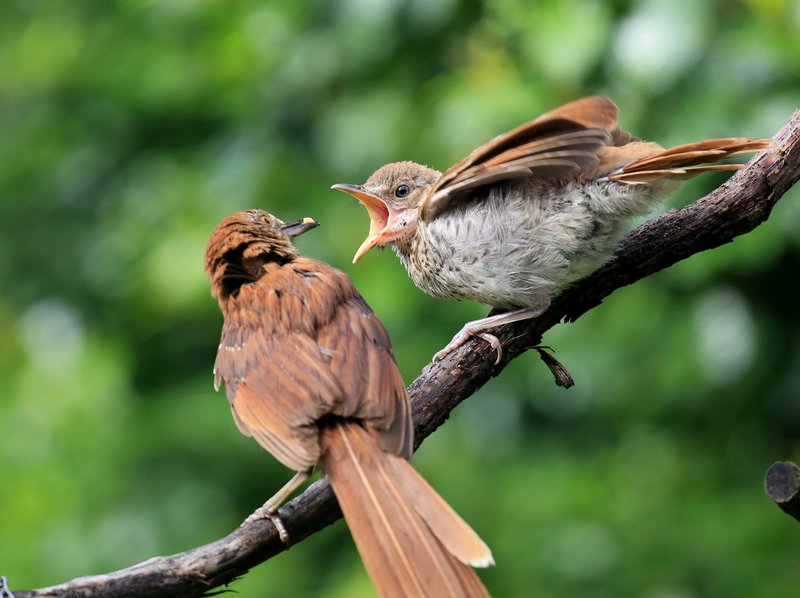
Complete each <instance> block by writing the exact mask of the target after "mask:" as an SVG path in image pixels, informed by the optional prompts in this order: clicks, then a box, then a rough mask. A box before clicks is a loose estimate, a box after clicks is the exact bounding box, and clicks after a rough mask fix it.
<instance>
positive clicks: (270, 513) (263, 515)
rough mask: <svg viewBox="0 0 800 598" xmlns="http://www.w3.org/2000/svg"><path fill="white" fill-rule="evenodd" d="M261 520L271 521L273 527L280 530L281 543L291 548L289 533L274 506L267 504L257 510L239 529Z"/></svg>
mask: <svg viewBox="0 0 800 598" xmlns="http://www.w3.org/2000/svg"><path fill="white" fill-rule="evenodd" d="M259 519H269V520H270V521H272V525H274V526H275V529H276V530H278V536H279V537H280V539H281V542H283V543H284V544H286V545H287V546H289V532H287V531H286V526H285V525H284V524H283V520H282V519H281V518H280V515H278V511H277V509H276V508H275V507H273V506H272V505H269V504H266V505H264V506H263V507H259V508H257V509H256V510H255V511H253V512H252V513H251V514H250V515H248V517H247V519H245V520H244V521H243V522H242V525H240V526H239V527H244V526H245V525H248V524H250V523H253V522H254V521H258V520H259Z"/></svg>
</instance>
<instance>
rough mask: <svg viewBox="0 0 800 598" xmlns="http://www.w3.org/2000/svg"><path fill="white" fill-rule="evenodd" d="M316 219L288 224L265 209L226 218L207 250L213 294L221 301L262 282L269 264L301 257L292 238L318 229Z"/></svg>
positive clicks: (239, 213)
mask: <svg viewBox="0 0 800 598" xmlns="http://www.w3.org/2000/svg"><path fill="white" fill-rule="evenodd" d="M317 226H319V223H318V222H317V221H315V220H313V219H312V218H303V219H302V220H293V221H291V222H284V221H283V220H281V219H280V218H277V217H275V216H273V215H272V214H270V213H269V212H265V211H263V210H242V211H241V212H236V213H235V214H232V215H230V216H228V217H227V218H225V219H224V220H223V221H222V222H220V223H219V224H218V225H217V227H216V228H215V229H214V232H213V233H211V238H210V239H209V241H208V246H207V247H206V274H207V275H208V277H209V278H210V279H211V294H212V295H214V296H215V297H218V298H219V299H220V301H222V300H225V299H227V298H228V297H230V296H235V295H236V293H237V292H238V291H239V288H240V287H241V286H242V285H243V284H246V283H248V282H254V281H256V280H258V279H259V278H260V277H261V276H262V275H263V273H264V266H265V265H266V264H269V263H278V264H285V263H287V262H290V261H292V260H294V259H296V258H297V257H298V253H297V250H296V249H295V247H294V244H293V243H292V239H293V238H294V237H297V236H298V235H301V234H303V233H304V232H306V231H308V230H311V229H312V228H316V227H317Z"/></svg>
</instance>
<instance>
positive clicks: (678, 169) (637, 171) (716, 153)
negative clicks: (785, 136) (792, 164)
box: [608, 137, 769, 184]
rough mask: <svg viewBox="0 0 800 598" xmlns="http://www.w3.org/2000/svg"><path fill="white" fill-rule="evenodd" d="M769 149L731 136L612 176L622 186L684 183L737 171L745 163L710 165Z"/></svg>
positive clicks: (677, 150) (656, 157) (665, 153)
mask: <svg viewBox="0 0 800 598" xmlns="http://www.w3.org/2000/svg"><path fill="white" fill-rule="evenodd" d="M768 146H769V139H747V138H745V137H729V138H726V139H706V140H704V141H698V142H695V143H687V144H685V145H678V146H676V147H673V148H670V149H668V150H664V151H661V152H658V153H657V154H654V155H652V156H647V157H646V158H642V159H641V160H637V161H635V162H632V163H631V164H628V165H626V166H625V167H623V168H622V169H621V170H620V171H617V172H616V173H614V174H611V175H609V176H608V178H609V179H610V180H612V181H617V182H619V183H630V184H637V183H652V182H654V181H657V180H661V179H676V180H684V179H689V178H691V177H693V176H697V175H698V174H701V173H703V172H709V171H714V170H737V169H739V168H741V167H742V166H743V165H742V164H710V165H708V164H709V163H714V162H719V161H720V160H723V159H724V158H727V157H729V156H734V155H737V154H744V153H749V152H757V151H760V150H763V149H766V148H767V147H768Z"/></svg>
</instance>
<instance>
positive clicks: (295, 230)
mask: <svg viewBox="0 0 800 598" xmlns="http://www.w3.org/2000/svg"><path fill="white" fill-rule="evenodd" d="M318 226H319V222H317V221H316V220H314V219H313V218H303V219H302V220H292V221H291V222H286V223H284V225H283V226H282V227H281V230H282V231H283V232H285V233H286V235H287V236H288V237H289V238H290V239H294V238H295V237H297V236H299V235H302V234H303V233H304V232H306V231H309V230H311V229H312V228H317V227H318Z"/></svg>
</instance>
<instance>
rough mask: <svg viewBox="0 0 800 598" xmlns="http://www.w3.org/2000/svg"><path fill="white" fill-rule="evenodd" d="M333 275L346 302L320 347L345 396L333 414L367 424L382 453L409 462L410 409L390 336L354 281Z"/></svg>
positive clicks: (323, 330) (324, 331)
mask: <svg viewBox="0 0 800 598" xmlns="http://www.w3.org/2000/svg"><path fill="white" fill-rule="evenodd" d="M330 270H331V272H332V276H334V277H335V278H336V281H337V284H338V285H339V288H341V289H342V296H343V297H345V300H344V301H343V303H342V304H341V305H340V306H339V308H338V309H337V311H336V315H335V317H334V318H332V319H331V320H330V322H329V323H328V324H327V325H326V326H323V327H322V328H321V329H320V332H319V335H318V337H317V342H318V343H319V346H321V347H324V348H325V351H326V352H328V353H329V355H330V362H329V364H328V365H329V367H330V369H331V370H332V372H333V374H334V376H335V377H336V379H337V380H338V381H339V384H340V385H341V386H342V390H343V392H344V394H343V401H342V402H341V404H339V405H337V407H336V409H335V410H334V414H335V415H339V416H342V417H347V418H351V417H352V418H357V419H362V420H364V421H366V422H368V423H369V424H370V426H369V428H368V429H370V431H371V432H372V433H374V434H376V436H377V438H378V441H379V443H380V445H381V448H383V450H385V451H388V452H390V453H393V454H396V455H400V456H402V457H405V458H406V459H408V458H410V457H411V453H412V451H413V428H412V422H411V407H410V404H409V401H408V395H407V394H406V387H405V383H404V382H403V378H402V376H401V375H400V371H399V370H398V369H397V364H396V363H395V360H394V355H393V353H392V346H391V341H390V339H389V334H388V333H387V332H386V329H385V328H384V327H383V324H381V321H380V320H379V319H378V318H377V316H376V315H375V314H374V313H373V312H372V310H371V309H370V308H369V306H368V305H367V303H366V301H364V298H363V297H362V296H361V295H360V294H359V292H358V291H357V290H356V288H355V287H354V286H353V283H352V282H350V279H349V278H347V276H345V274H344V273H342V272H341V271H339V270H335V269H333V268H331V269H330Z"/></svg>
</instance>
